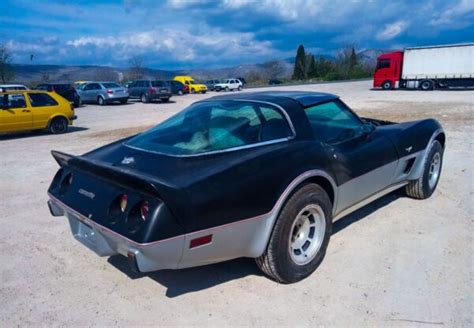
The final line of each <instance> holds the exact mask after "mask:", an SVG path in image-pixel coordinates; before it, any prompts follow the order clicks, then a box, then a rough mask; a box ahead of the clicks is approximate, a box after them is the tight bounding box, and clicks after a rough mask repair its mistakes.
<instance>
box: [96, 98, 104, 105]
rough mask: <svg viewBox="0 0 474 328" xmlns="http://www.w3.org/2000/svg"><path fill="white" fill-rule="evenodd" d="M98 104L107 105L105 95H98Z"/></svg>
mask: <svg viewBox="0 0 474 328" xmlns="http://www.w3.org/2000/svg"><path fill="white" fill-rule="evenodd" d="M97 104H98V105H99V106H104V105H105V99H104V98H103V97H97Z"/></svg>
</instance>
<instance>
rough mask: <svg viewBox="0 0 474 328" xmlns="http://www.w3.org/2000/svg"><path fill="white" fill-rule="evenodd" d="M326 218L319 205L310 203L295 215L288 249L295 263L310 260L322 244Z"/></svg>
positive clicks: (298, 263) (305, 262) (304, 262)
mask: <svg viewBox="0 0 474 328" xmlns="http://www.w3.org/2000/svg"><path fill="white" fill-rule="evenodd" d="M325 232H326V218H325V215H324V211H323V209H322V208H321V206H319V205H316V204H310V205H308V206H306V207H305V208H303V209H302V210H301V211H300V212H299V213H298V215H297V216H296V218H295V220H294V222H293V225H292V226H291V230H290V239H289V251H290V257H291V260H292V261H293V262H294V263H296V264H297V265H305V264H307V263H309V262H311V261H312V260H313V259H314V258H315V257H316V254H318V252H319V249H320V248H321V245H322V244H323V240H324V235H325Z"/></svg>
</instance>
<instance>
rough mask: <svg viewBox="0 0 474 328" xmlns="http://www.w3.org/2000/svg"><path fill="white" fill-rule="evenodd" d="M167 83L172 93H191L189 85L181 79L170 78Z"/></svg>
mask: <svg viewBox="0 0 474 328" xmlns="http://www.w3.org/2000/svg"><path fill="white" fill-rule="evenodd" d="M166 83H167V84H168V85H169V87H170V88H171V93H172V94H174V95H184V94H185V93H189V87H188V86H186V85H184V84H183V83H181V82H179V81H175V80H170V81H166Z"/></svg>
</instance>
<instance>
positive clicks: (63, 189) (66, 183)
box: [59, 173, 72, 195]
mask: <svg viewBox="0 0 474 328" xmlns="http://www.w3.org/2000/svg"><path fill="white" fill-rule="evenodd" d="M71 183H72V173H69V174H68V175H66V176H65V177H64V178H63V179H62V181H61V184H60V186H59V193H60V194H61V195H64V194H65V193H66V191H67V189H68V188H69V186H70V185H71Z"/></svg>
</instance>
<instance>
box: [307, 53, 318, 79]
mask: <svg viewBox="0 0 474 328" xmlns="http://www.w3.org/2000/svg"><path fill="white" fill-rule="evenodd" d="M307 62H308V73H307V76H308V77H309V78H314V77H317V75H318V72H317V70H316V60H315V59H314V55H313V54H309V55H308V61H307Z"/></svg>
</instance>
